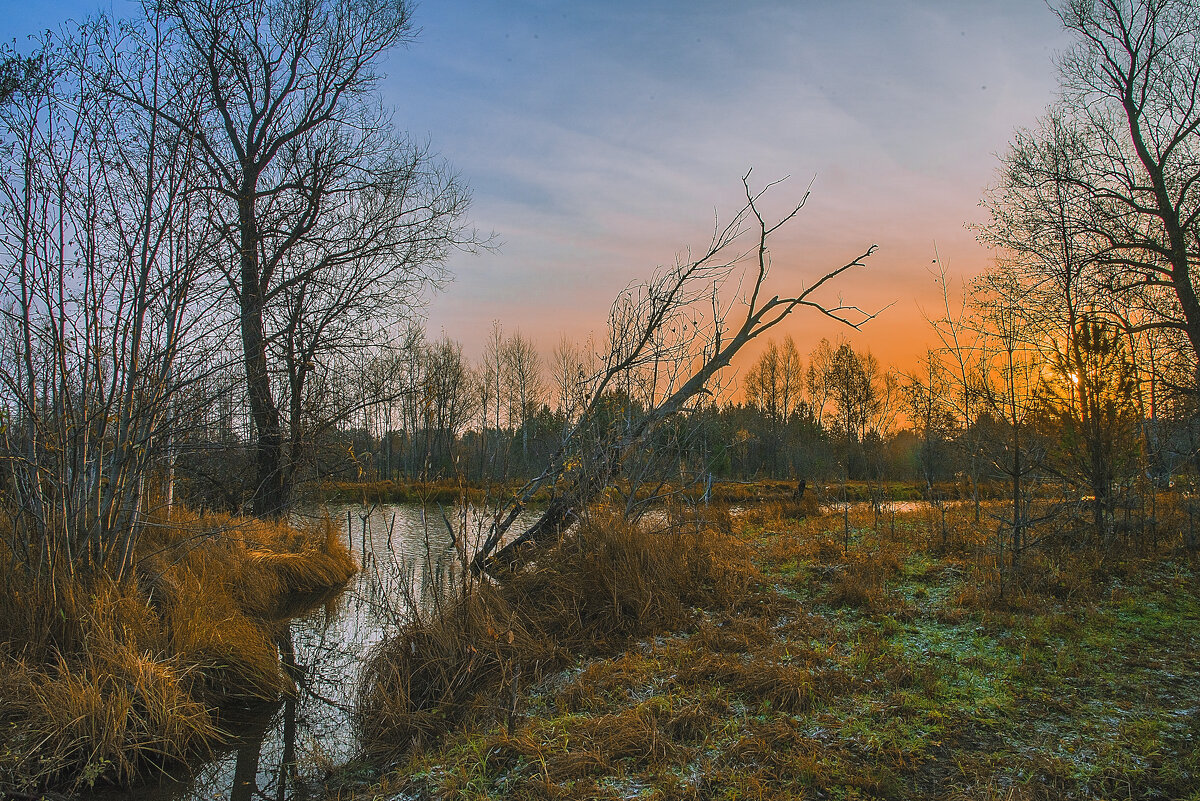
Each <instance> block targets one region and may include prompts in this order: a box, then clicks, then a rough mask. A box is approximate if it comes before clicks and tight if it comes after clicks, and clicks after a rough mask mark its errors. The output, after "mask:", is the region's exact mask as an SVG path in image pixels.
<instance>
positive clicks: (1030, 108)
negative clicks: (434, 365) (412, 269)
mask: <svg viewBox="0 0 1200 801" xmlns="http://www.w3.org/2000/svg"><path fill="white" fill-rule="evenodd" d="M132 7H133V4H131V3H128V2H127V0H109V2H105V3H86V2H83V3H79V2H69V3H68V2H44V3H40V4H34V3H7V4H6V13H5V14H4V15H3V17H2V18H0V35H2V36H4V37H5V38H6V39H11V38H14V37H17V38H20V37H22V36H24V35H26V34H28V33H30V32H32V31H34V30H36V29H38V28H40V27H46V26H54V25H56V24H57V23H59V22H60V21H62V20H64V19H66V18H67V17H72V16H73V17H77V18H78V17H80V16H83V15H86V14H87V13H90V12H94V11H96V10H101V9H103V10H105V11H109V12H112V13H116V14H118V15H120V14H122V13H128V9H131V8H132ZM416 21H417V25H418V26H419V27H420V29H421V33H420V36H419V38H418V40H417V41H416V42H415V43H414V44H413V45H411V46H409V47H408V48H406V49H404V50H400V51H397V52H395V53H394V54H393V55H392V57H391V58H390V59H389V62H388V64H387V65H386V72H387V73H388V77H387V79H386V80H385V82H384V83H383V85H382V91H383V94H384V100H385V102H386V103H387V104H388V105H390V106H392V107H393V108H394V109H395V111H396V120H397V124H398V126H399V127H401V128H402V129H406V130H408V131H409V132H410V133H411V134H413V135H414V136H416V137H418V138H422V139H425V138H427V139H428V140H429V141H430V142H431V144H432V146H433V147H434V149H435V150H437V151H438V152H440V153H441V154H442V155H443V156H445V157H446V158H447V159H448V160H449V161H450V162H451V163H452V164H453V165H454V166H455V167H456V168H457V170H458V171H459V172H460V173H461V174H462V176H463V178H464V179H465V181H466V182H467V183H468V184H469V185H470V186H471V187H472V189H473V191H474V198H475V200H474V206H473V209H472V218H473V220H474V222H475V223H476V224H477V225H478V226H479V227H480V228H481V229H483V230H485V231H493V230H494V231H495V232H496V235H497V237H498V240H499V241H500V242H501V243H502V244H501V247H500V248H499V249H498V250H497V251H495V252H489V253H483V254H481V255H476V256H470V255H465V254H463V255H457V256H455V257H454V258H453V260H452V264H451V267H452V269H453V272H454V273H455V275H456V279H455V282H454V283H453V284H451V285H450V286H449V287H448V288H447V290H446V291H445V292H443V293H441V294H440V295H438V296H437V297H435V298H434V299H433V300H432V302H431V303H430V306H429V309H428V313H429V317H430V327H431V329H432V334H433V335H435V336H436V335H437V334H438V332H439V331H440V330H441V329H444V330H445V331H446V333H447V334H449V335H450V336H452V337H454V338H457V339H460V340H462V341H463V342H464V344H465V345H466V348H467V351H468V353H470V354H472V355H474V354H475V353H477V352H478V350H479V349H480V347H481V345H482V341H483V337H484V334H485V332H486V331H487V329H488V328H490V326H491V322H492V320H494V319H498V320H500V321H501V322H502V324H503V325H504V326H505V328H506V329H507V330H514V329H517V328H520V329H521V330H523V331H524V332H525V333H527V334H529V335H531V336H533V337H534V338H535V339H536V340H537V341H538V342H539V343H540V344H541V345H542V346H543V350H544V351H545V353H546V354H548V353H549V349H550V347H551V346H552V345H553V343H554V342H556V341H557V339H558V336H559V333H560V332H562V333H566V334H568V335H569V336H571V337H573V338H576V339H581V338H583V337H584V336H586V335H587V333H588V331H589V330H595V331H599V330H600V329H601V328H602V326H603V323H604V318H605V312H606V309H607V307H608V304H609V302H610V301H611V299H612V297H613V296H614V295H615V294H616V292H617V291H619V290H620V289H621V288H622V287H623V286H625V285H626V284H627V283H628V282H629V281H631V280H635V279H637V278H638V277H641V276H644V275H647V274H648V273H649V272H650V271H651V270H652V269H653V268H654V267H655V266H656V265H658V264H661V263H664V262H670V261H672V260H673V259H674V257H675V254H676V252H678V251H679V250H681V249H683V248H686V247H688V246H689V245H691V246H696V247H700V246H703V245H704V244H705V243H706V242H707V239H708V236H709V234H710V233H711V228H712V224H713V220H714V215H721V216H725V215H727V214H728V213H731V212H733V211H735V210H736V208H737V205H738V201H739V199H740V193H741V185H740V178H741V175H742V174H743V173H744V172H745V171H746V170H747V169H749V168H751V167H753V168H754V175H755V176H756V177H757V178H758V179H759V180H761V181H768V180H775V179H778V178H782V177H784V176H791V178H790V179H789V180H788V181H787V182H786V183H785V184H784V185H783V186H781V187H779V188H778V189H777V190H776V191H774V192H773V194H772V196H773V198H774V199H775V200H776V201H777V203H778V205H779V207H783V206H785V205H787V203H788V202H792V201H795V200H797V199H798V198H799V197H800V196H801V195H802V194H803V192H804V190H805V188H806V187H807V186H808V185H809V183H810V182H811V183H812V190H813V193H812V197H811V199H810V201H809V204H808V206H807V207H806V209H805V210H804V211H803V212H802V213H801V217H800V218H798V220H797V221H796V222H795V224H794V225H792V226H791V227H790V228H789V229H787V231H786V232H784V233H785V235H784V236H781V237H780V239H779V240H778V242H777V244H776V248H775V267H774V271H773V275H772V276H771V279H770V280H771V282H772V288H773V289H774V290H775V291H778V292H780V293H790V292H792V291H794V290H795V289H796V287H798V286H799V285H800V284H802V283H803V282H804V281H805V280H811V278H812V277H814V276H815V275H819V274H820V273H822V272H823V271H825V270H826V269H829V268H831V267H833V266H836V265H838V264H840V263H842V262H843V261H845V260H848V259H849V258H851V257H853V256H855V255H857V254H858V253H860V252H862V251H863V250H864V249H865V248H866V247H867V246H868V245H870V244H872V243H877V244H878V245H879V246H880V250H879V252H878V254H877V255H876V256H875V257H873V258H872V259H871V266H870V269H869V271H868V272H866V273H861V274H859V275H856V276H854V277H852V278H850V279H849V280H847V281H846V282H844V283H843V290H842V291H843V294H844V296H845V297H846V298H847V299H850V300H854V301H856V302H860V303H862V304H863V305H867V306H871V307H881V306H884V305H887V304H888V303H892V304H894V305H893V306H892V307H891V308H890V309H889V310H888V311H887V312H886V313H885V314H884V315H883V316H882V317H881V318H880V319H879V320H876V321H874V322H873V323H871V324H870V327H869V329H868V330H867V331H865V332H864V333H863V334H856V335H855V336H854V337H853V339H854V341H855V342H856V343H859V344H862V345H865V346H867V347H870V348H871V349H872V350H873V351H875V352H876V353H877V354H878V355H880V356H881V357H882V358H883V359H884V360H885V361H895V362H898V363H901V364H902V365H903V364H904V363H905V362H911V361H912V359H913V358H914V357H915V356H916V355H918V353H919V351H920V350H921V349H922V348H923V347H924V343H926V342H927V341H929V336H928V334H927V331H926V330H925V326H924V323H923V321H922V319H921V312H920V308H921V307H924V308H925V309H927V310H928V311H934V310H935V309H934V306H935V304H936V302H937V301H936V296H935V294H934V292H933V290H934V289H935V286H934V283H933V279H932V277H931V276H930V274H929V268H930V267H931V266H933V265H932V264H931V262H932V258H933V252H934V246H935V243H936V246H937V249H938V251H939V253H940V255H941V257H942V260H943V261H944V262H949V263H950V265H951V268H952V270H953V271H954V272H963V273H971V272H974V271H976V270H978V269H980V268H981V267H982V266H984V265H985V264H986V262H987V260H988V258H989V256H988V254H987V252H986V251H985V250H984V249H983V248H982V247H981V246H979V245H978V244H976V243H975V239H974V234H972V233H971V231H969V230H967V228H966V227H965V226H966V224H968V223H971V222H976V221H978V220H979V219H980V212H981V210H980V209H979V207H978V201H979V198H980V196H981V194H982V191H983V189H984V188H985V186H986V185H987V184H988V183H989V182H990V181H991V180H992V176H993V173H994V170H995V167H996V154H997V153H999V152H1002V151H1003V150H1004V149H1005V147H1006V146H1007V143H1008V141H1009V139H1010V138H1011V136H1012V132H1013V130H1014V129H1015V128H1017V127H1020V126H1029V125H1032V124H1033V123H1034V121H1035V119H1036V117H1037V115H1039V114H1040V113H1041V112H1042V111H1043V109H1044V108H1045V107H1046V106H1047V104H1048V103H1050V102H1051V101H1052V100H1053V97H1054V92H1055V86H1056V70H1055V67H1054V64H1053V55H1054V53H1055V52H1056V51H1058V50H1061V49H1062V48H1064V47H1066V46H1067V44H1068V43H1069V42H1068V40H1067V39H1066V38H1065V35H1064V34H1063V33H1062V32H1061V30H1060V28H1059V25H1058V21H1057V19H1056V18H1055V17H1054V15H1053V13H1052V12H1051V10H1050V9H1049V8H1048V7H1047V6H1046V5H1045V4H1044V3H1042V2H1041V0H1005V1H1004V2H975V1H972V0H959V1H958V2H953V1H951V0H910V1H908V2H905V1H904V0H896V1H890V0H874V1H873V2H868V1H867V0H845V1H844V2H834V1H832V0H795V1H794V2H784V1H783V0H742V2H715V1H714V0H692V1H691V2H674V1H668V0H642V2H631V1H630V0H607V1H606V2H586V3H585V2H565V1H563V0H559V2H551V1H550V0H503V1H502V0H425V1H424V2H423V3H421V4H420V5H419V6H418V7H417V11H416ZM787 332H790V333H793V334H794V335H795V336H796V338H797V344H798V345H799V346H800V349H801V351H802V352H805V351H807V350H808V349H809V348H810V347H811V345H812V344H815V340H816V339H819V338H820V337H821V336H836V335H838V334H839V333H841V332H840V331H839V330H838V328H837V327H835V326H834V325H833V324H831V323H829V322H827V321H822V320H818V319H816V318H813V317H811V316H809V317H801V318H798V319H796V320H795V321H794V322H793V323H791V324H790V327H789V328H788V329H787Z"/></svg>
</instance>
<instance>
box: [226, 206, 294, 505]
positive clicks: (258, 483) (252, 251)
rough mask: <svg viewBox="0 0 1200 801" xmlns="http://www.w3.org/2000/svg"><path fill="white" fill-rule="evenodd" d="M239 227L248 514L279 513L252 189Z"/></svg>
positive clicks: (279, 447)
mask: <svg viewBox="0 0 1200 801" xmlns="http://www.w3.org/2000/svg"><path fill="white" fill-rule="evenodd" d="M238 217H239V220H238V223H239V225H240V227H241V247H242V252H241V297H240V298H239V301H240V304H241V314H240V322H241V329H242V330H241V333H242V358H243V362H244V365H245V368H246V390H247V395H248V396H249V401H250V416H251V419H252V420H253V421H254V466H255V481H254V494H253V496H252V497H251V500H250V506H251V510H252V511H253V513H254V514H255V515H257V516H260V517H279V516H280V515H282V514H283V511H284V509H285V508H286V506H287V487H286V484H285V482H284V470H283V430H282V425H281V421H280V417H279V407H278V406H277V405H276V404H275V398H274V396H273V395H272V393H271V376H270V373H269V372H268V370H267V341H266V335H265V334H264V331H263V304H264V299H263V293H262V285H261V283H260V279H259V264H258V230H257V222H256V220H255V216H254V200H253V189H252V188H251V189H249V191H247V193H246V195H244V196H243V198H242V200H241V201H240V202H239V204H238Z"/></svg>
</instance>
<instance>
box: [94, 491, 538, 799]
mask: <svg viewBox="0 0 1200 801" xmlns="http://www.w3.org/2000/svg"><path fill="white" fill-rule="evenodd" d="M328 511H329V514H330V516H331V517H332V518H333V519H334V521H335V522H337V523H338V524H339V526H340V528H341V531H342V533H343V534H344V535H346V536H347V537H348V539H349V540H350V543H351V547H352V550H353V551H354V556H355V558H356V559H357V560H358V562H359V564H360V565H361V567H362V569H361V570H360V571H359V573H358V575H357V576H356V577H355V578H354V579H353V580H352V582H351V584H350V585H349V586H348V587H347V588H346V589H345V590H344V591H343V592H341V593H339V594H338V595H337V596H336V597H334V598H333V599H331V600H330V601H329V602H327V603H326V604H325V605H324V606H319V607H318V608H315V609H312V610H311V611H309V612H307V613H306V614H304V615H301V616H299V617H296V618H293V619H292V620H291V621H290V623H289V625H288V627H287V630H286V632H285V635H284V636H283V637H282V638H281V641H280V643H279V647H280V654H281V655H282V656H283V657H284V661H285V664H287V663H288V662H291V663H292V665H293V666H294V667H292V668H291V671H292V675H293V677H294V678H295V679H296V684H297V686H298V688H299V693H298V695H297V697H296V698H294V699H288V700H284V701H281V702H279V703H276V704H272V705H266V706H263V707H261V708H259V709H255V710H251V711H248V712H245V713H242V714H238V715H236V716H227V717H226V718H225V719H224V720H223V721H222V724H223V726H224V727H225V728H226V730H229V731H232V732H234V733H235V734H236V738H235V739H234V740H233V741H232V742H230V743H229V744H228V745H227V746H225V747H224V748H222V749H221V750H219V751H218V752H217V753H216V754H214V756H213V758H212V759H211V760H209V761H207V762H204V763H202V764H198V765H195V766H193V768H192V770H191V772H190V773H187V774H173V775H166V776H162V777H160V778H159V779H158V780H156V781H154V782H153V783H151V784H147V785H145V786H142V787H138V788H135V789H134V790H128V791H122V792H120V793H97V794H96V796H95V797H96V798H97V799H106V801H107V799H115V798H122V799H125V798H128V799H133V800H134V801H201V799H204V801H214V800H215V799H229V801H250V800H251V799H255V800H257V801H263V800H264V799H271V801H300V800H301V799H305V798H308V797H310V796H312V795H314V788H315V786H316V784H317V781H318V779H319V778H320V776H321V775H322V774H323V772H324V769H325V768H326V767H329V766H333V765H337V764H339V763H341V762H344V761H345V760H346V759H348V758H349V757H351V756H353V754H354V752H355V748H356V741H355V735H354V725H353V704H354V695H355V691H356V688H357V686H358V676H359V671H360V668H361V665H362V662H363V659H364V657H365V656H366V655H367V654H368V653H369V651H370V649H371V647H372V646H374V645H375V644H376V643H378V642H379V641H380V640H381V639H382V638H383V637H384V636H385V635H386V634H387V633H388V632H389V631H391V630H394V629H395V627H396V626H398V625H399V624H400V623H401V622H402V621H403V620H405V619H406V618H407V617H408V616H409V615H411V614H412V612H413V608H414V607H416V608H418V609H420V608H425V609H428V607H429V606H430V604H431V603H432V599H433V598H434V595H435V594H436V593H437V592H438V590H439V588H444V587H445V586H447V582H450V581H452V580H453V578H454V576H456V575H457V574H458V572H459V565H460V564H461V559H460V553H461V551H463V550H466V551H467V552H473V549H474V547H475V546H476V544H477V543H478V542H479V541H480V539H481V536H482V534H483V533H486V531H485V530H486V525H487V520H486V518H485V515H484V514H483V513H482V512H481V511H480V510H477V509H467V508H461V507H459V508H453V507H448V508H446V509H445V510H444V511H443V510H442V509H440V508H439V507H437V506H433V507H432V508H423V507H420V506H415V505H374V506H371V507H363V506H338V507H330V508H329V510H328ZM525 522H527V521H526V520H522V519H520V518H518V520H517V524H516V526H517V527H519V526H520V525H521V524H522V523H525ZM528 522H532V516H530V518H529V521H528ZM451 528H453V529H454V530H455V532H457V533H458V535H457V536H456V537H455V538H452V537H451V534H450V529H451ZM464 532H465V536H464V534H463V533H464ZM289 657H290V658H289Z"/></svg>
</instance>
